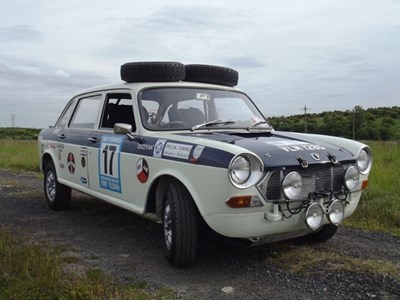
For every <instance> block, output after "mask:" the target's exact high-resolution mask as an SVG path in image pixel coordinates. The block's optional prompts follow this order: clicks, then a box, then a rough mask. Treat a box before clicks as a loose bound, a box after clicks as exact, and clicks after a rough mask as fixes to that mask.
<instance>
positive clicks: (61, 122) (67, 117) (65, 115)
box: [56, 101, 75, 128]
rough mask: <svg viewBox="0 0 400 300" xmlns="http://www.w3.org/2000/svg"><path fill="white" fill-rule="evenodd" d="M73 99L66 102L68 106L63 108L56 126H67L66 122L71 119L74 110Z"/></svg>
mask: <svg viewBox="0 0 400 300" xmlns="http://www.w3.org/2000/svg"><path fill="white" fill-rule="evenodd" d="M74 108H75V101H71V102H69V103H68V106H67V107H66V108H65V109H64V112H63V113H62V115H61V116H60V118H59V119H58V121H57V124H56V127H58V128H64V127H67V126H68V122H69V120H70V119H71V116H72V113H73V112H74Z"/></svg>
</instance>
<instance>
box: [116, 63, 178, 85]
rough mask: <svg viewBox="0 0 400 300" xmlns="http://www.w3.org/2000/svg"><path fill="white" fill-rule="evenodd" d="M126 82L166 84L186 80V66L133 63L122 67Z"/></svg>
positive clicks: (123, 77)
mask: <svg viewBox="0 0 400 300" xmlns="http://www.w3.org/2000/svg"><path fill="white" fill-rule="evenodd" d="M121 79H122V80H123V81H126V82H165V81H181V80H184V79H185V65H184V64H181V63H179V62H161V61H156V62H131V63H126V64H123V65H122V66H121Z"/></svg>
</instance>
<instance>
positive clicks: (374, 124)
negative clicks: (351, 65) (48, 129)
mask: <svg viewBox="0 0 400 300" xmlns="http://www.w3.org/2000/svg"><path fill="white" fill-rule="evenodd" d="M306 117H307V118H306V119H307V132H308V133H317V134H327V135H334V136H341V137H346V138H350V139H351V138H353V124H354V135H355V139H357V140H400V107H398V106H393V107H379V108H368V109H365V110H364V109H363V108H362V107H361V106H356V107H355V111H354V112H353V111H350V110H346V111H332V112H322V113H319V114H307V116H306ZM269 121H270V122H271V124H272V126H273V127H274V128H275V129H276V130H284V131H295V132H305V123H304V114H302V115H294V116H288V117H285V116H281V117H271V118H269ZM39 132H40V129H34V128H10V127H8V128H0V139H5V138H9V139H16V140H32V139H37V136H38V134H39Z"/></svg>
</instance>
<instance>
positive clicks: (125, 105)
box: [101, 93, 136, 131]
mask: <svg viewBox="0 0 400 300" xmlns="http://www.w3.org/2000/svg"><path fill="white" fill-rule="evenodd" d="M115 123H125V124H129V125H132V131H136V125H135V118H134V115H133V107H132V97H131V95H130V94H125V93H115V94H114V93H112V94H107V97H106V102H105V106H104V111H103V117H102V119H101V128H114V124H115Z"/></svg>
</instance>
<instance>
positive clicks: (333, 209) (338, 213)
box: [328, 200, 344, 225]
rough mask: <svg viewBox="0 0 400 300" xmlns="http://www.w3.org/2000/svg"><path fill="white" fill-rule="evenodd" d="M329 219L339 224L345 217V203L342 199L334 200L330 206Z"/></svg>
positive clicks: (334, 223)
mask: <svg viewBox="0 0 400 300" xmlns="http://www.w3.org/2000/svg"><path fill="white" fill-rule="evenodd" d="M328 211H329V213H328V220H329V222H331V223H332V224H333V225H339V224H340V223H341V222H342V221H343V217H344V205H343V203H342V201H340V200H334V201H333V202H332V203H331V204H330V205H329V207H328Z"/></svg>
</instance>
